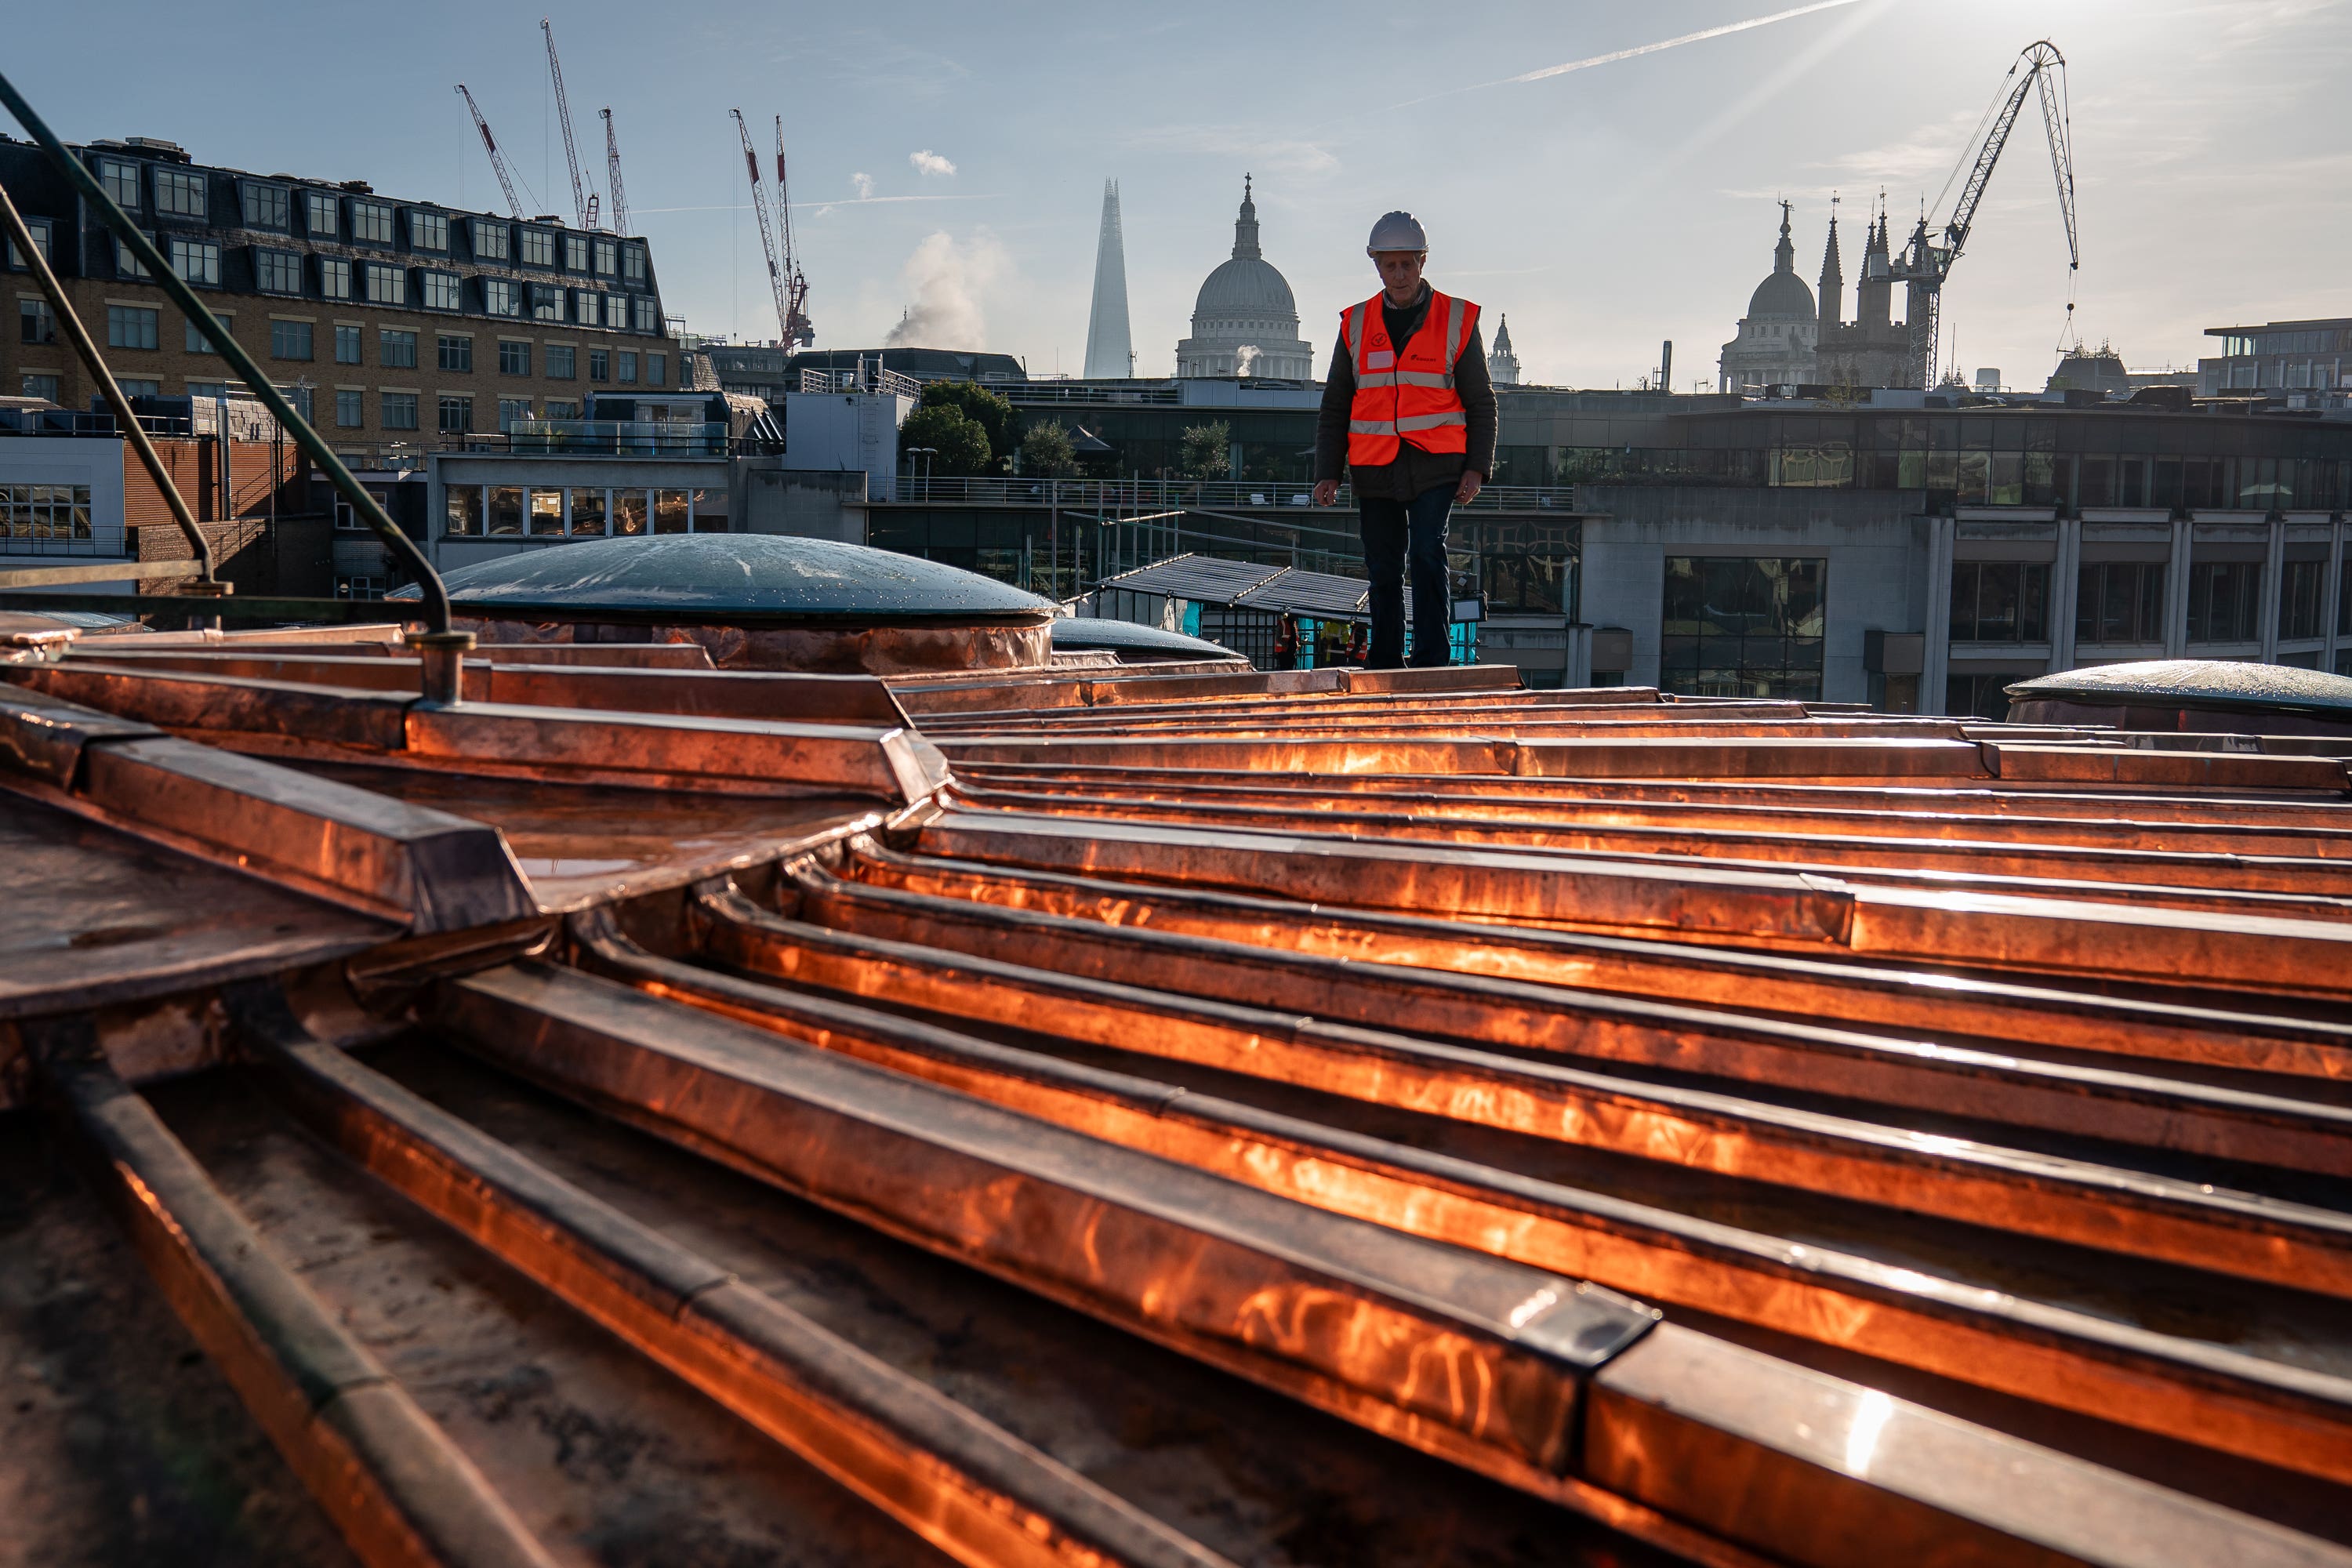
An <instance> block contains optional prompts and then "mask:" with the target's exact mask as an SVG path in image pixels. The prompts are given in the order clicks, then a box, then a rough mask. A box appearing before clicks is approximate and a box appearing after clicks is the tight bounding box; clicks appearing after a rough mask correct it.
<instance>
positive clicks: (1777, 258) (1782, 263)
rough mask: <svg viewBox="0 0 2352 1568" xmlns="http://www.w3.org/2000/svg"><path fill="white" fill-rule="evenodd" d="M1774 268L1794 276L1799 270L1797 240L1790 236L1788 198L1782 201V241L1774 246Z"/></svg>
mask: <svg viewBox="0 0 2352 1568" xmlns="http://www.w3.org/2000/svg"><path fill="white" fill-rule="evenodd" d="M1772 270H1773V271H1775V272H1786V273H1788V274H1790V276H1792V277H1793V276H1795V274H1796V270H1797V242H1796V241H1795V240H1792V239H1790V237H1789V203H1788V201H1787V199H1786V198H1783V199H1782V200H1781V203H1780V244H1778V245H1776V246H1774V247H1772Z"/></svg>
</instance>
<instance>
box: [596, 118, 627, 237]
mask: <svg viewBox="0 0 2352 1568" xmlns="http://www.w3.org/2000/svg"><path fill="white" fill-rule="evenodd" d="M596 112H597V113H598V114H600V115H602V116H603V117H604V188H605V189H606V190H608V191H610V192H611V193H612V196H613V207H612V211H611V212H610V213H609V214H607V215H606V216H608V217H609V218H610V219H611V220H612V224H613V232H614V234H626V233H628V232H629V194H628V192H627V191H626V190H625V189H623V188H622V185H621V143H620V139H619V138H617V137H616V136H614V134H613V110H612V109H611V108H610V107H609V106H608V107H606V108H604V109H600V110H597V111H596Z"/></svg>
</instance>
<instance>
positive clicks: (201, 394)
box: [188, 381, 228, 403]
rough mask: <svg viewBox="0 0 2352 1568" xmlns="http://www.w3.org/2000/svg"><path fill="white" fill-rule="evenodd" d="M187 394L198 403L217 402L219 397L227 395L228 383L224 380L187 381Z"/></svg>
mask: <svg viewBox="0 0 2352 1568" xmlns="http://www.w3.org/2000/svg"><path fill="white" fill-rule="evenodd" d="M188 395H189V396H190V397H193V398H194V399H195V400H196V401H197V402H199V403H217V402H218V401H220V399H222V398H224V397H226V396H227V395H228V383H226V382H225V381H192V382H190V383H188Z"/></svg>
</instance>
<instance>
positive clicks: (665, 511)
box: [654, 490, 687, 533]
mask: <svg viewBox="0 0 2352 1568" xmlns="http://www.w3.org/2000/svg"><path fill="white" fill-rule="evenodd" d="M686 526H687V505H686V492H685V491H684V490H656V491H655V492H654V531H655V532H656V533H684V532H685V531H686Z"/></svg>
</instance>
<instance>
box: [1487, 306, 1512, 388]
mask: <svg viewBox="0 0 2352 1568" xmlns="http://www.w3.org/2000/svg"><path fill="white" fill-rule="evenodd" d="M1486 378H1487V379H1488V380H1489V381H1492V382H1493V383H1494V384H1496V386H1517V385H1518V384H1519V356H1518V355H1517V354H1515V353H1512V352H1511V318H1510V317H1508V316H1505V317H1503V318H1501V321H1500V324H1499V325H1497V326H1496V329H1495V346H1494V348H1493V349H1492V350H1491V351H1490V352H1489V353H1487V355H1486Z"/></svg>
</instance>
